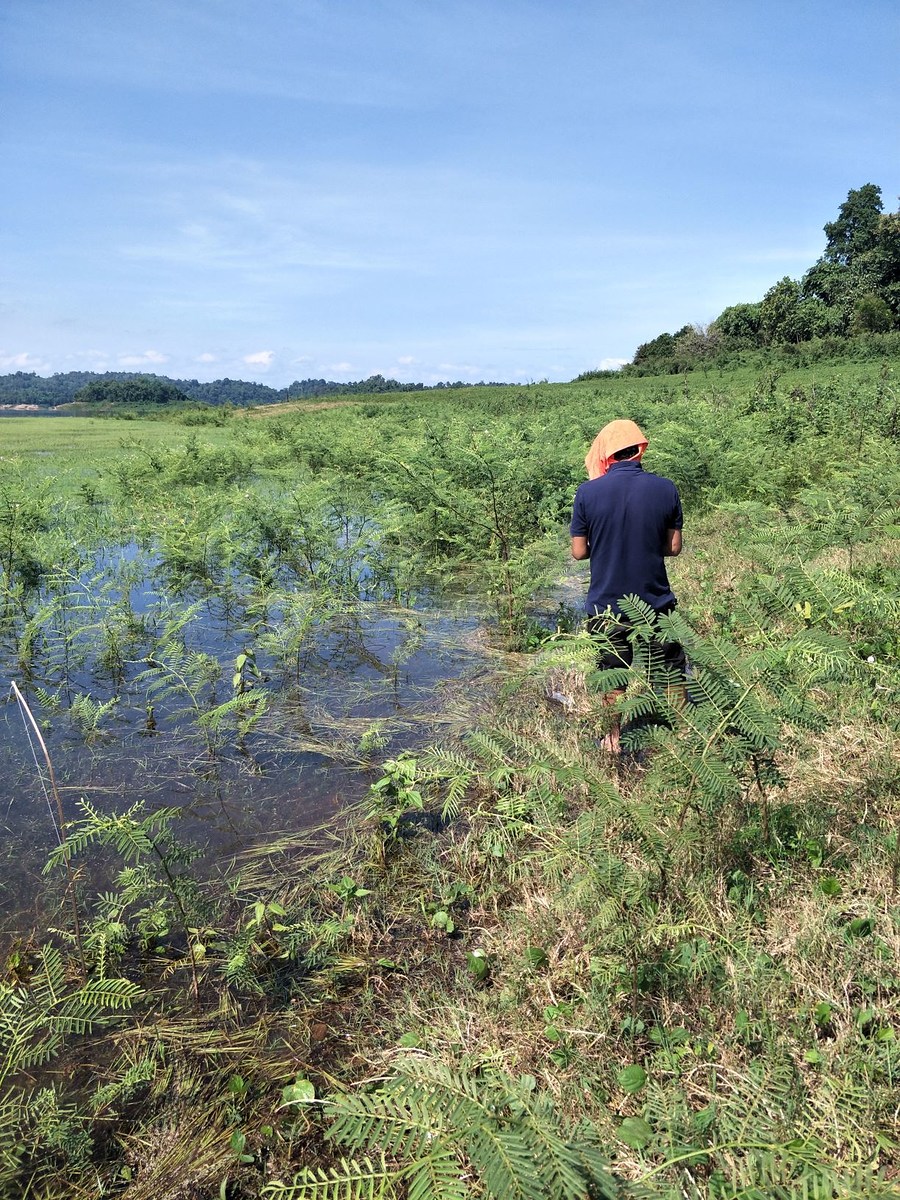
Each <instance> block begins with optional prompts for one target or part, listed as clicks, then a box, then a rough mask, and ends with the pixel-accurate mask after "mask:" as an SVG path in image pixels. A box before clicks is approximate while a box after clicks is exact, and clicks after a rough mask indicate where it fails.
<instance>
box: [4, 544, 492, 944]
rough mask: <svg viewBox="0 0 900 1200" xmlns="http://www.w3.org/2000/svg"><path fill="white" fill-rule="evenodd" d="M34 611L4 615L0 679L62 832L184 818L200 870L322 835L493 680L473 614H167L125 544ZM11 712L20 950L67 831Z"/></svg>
mask: <svg viewBox="0 0 900 1200" xmlns="http://www.w3.org/2000/svg"><path fill="white" fill-rule="evenodd" d="M198 590H199V589H195V591H198ZM41 601H42V603H40V604H34V603H33V615H32V616H31V618H30V621H29V620H26V619H24V618H22V619H17V617H16V614H14V613H8V614H7V618H8V619H7V623H6V627H5V628H6V637H5V639H4V642H3V643H2V645H0V678H3V679H4V680H5V681H9V682H11V681H13V680H15V681H16V682H17V684H18V686H19V687H20V688H21V690H22V692H23V694H24V695H25V697H26V700H27V704H28V706H29V708H30V709H31V710H32V712H33V715H34V717H35V719H36V720H37V722H38V723H39V725H40V727H41V732H42V736H43V739H44V742H45V745H46V749H47V752H48V753H49V755H50V758H51V762H52V765H53V769H54V774H55V779H56V784H57V786H58V790H59V793H60V797H61V799H62V804H63V809H64V812H65V817H66V820H67V822H68V821H72V820H73V819H75V820H77V819H78V818H79V817H80V816H82V815H83V809H82V807H81V806H82V803H83V802H87V803H89V804H90V805H91V806H92V807H94V808H96V809H98V810H99V811H102V812H107V811H115V812H120V811H123V810H125V809H127V808H128V807H130V806H131V805H133V804H136V803H141V804H143V805H144V806H145V808H146V809H147V810H151V809H154V808H158V807H162V806H166V807H168V806H177V807H178V808H180V809H181V810H182V815H181V818H180V820H179V831H180V834H181V836H183V837H184V838H185V839H186V840H189V841H191V842H192V843H195V844H197V845H200V846H202V847H204V848H205V852H206V858H207V860H208V861H209V862H212V861H213V860H215V859H221V858H227V857H228V856H230V855H233V854H234V853H236V852H239V851H240V850H242V849H245V848H247V847H248V846H250V845H252V844H253V843H254V842H256V841H258V840H262V839H270V838H273V837H277V836H278V835H280V834H284V833H296V832H297V831H301V830H305V829H310V828H312V827H315V826H318V825H321V824H323V823H326V824H327V822H328V821H329V819H330V818H332V817H333V816H334V815H335V814H336V813H337V812H338V811H339V810H341V809H342V808H345V807H346V806H347V805H348V804H352V803H353V802H354V801H356V800H358V799H360V797H361V796H363V795H364V794H365V792H366V789H367V787H368V784H369V782H370V781H371V779H372V777H373V774H372V770H371V769H369V768H370V764H372V762H373V761H374V760H375V757H376V756H378V761H380V760H381V759H383V758H384V757H385V755H389V754H394V753H398V752H400V751H401V750H403V749H406V748H409V747H412V746H415V745H416V744H417V743H418V742H421V741H423V740H426V739H427V738H428V737H432V736H433V735H434V732H435V727H436V725H439V724H440V723H441V721H442V720H444V719H445V718H446V714H445V713H444V712H443V709H444V708H445V703H444V702H445V699H446V698H445V697H444V696H443V691H444V687H443V685H445V684H447V683H451V682H456V681H460V680H463V679H466V678H468V679H471V678H472V676H473V675H477V674H478V673H479V672H480V671H482V670H483V665H484V664H483V660H482V658H481V656H480V655H479V653H478V652H477V651H476V649H475V648H474V646H475V641H474V638H473V634H474V631H475V629H476V627H477V624H478V618H477V616H476V615H474V614H473V613H471V612H468V613H465V612H461V613H459V614H457V615H454V614H453V613H450V612H448V611H445V610H441V609H439V608H437V607H435V606H433V605H429V604H423V605H421V606H420V607H419V608H418V609H412V608H401V607H397V606H391V605H388V604H386V603H384V602H381V601H375V600H373V601H369V602H356V603H353V604H351V603H346V602H337V601H335V600H334V598H333V597H332V598H331V599H330V601H325V600H324V599H323V598H322V597H321V596H316V595H315V594H313V593H310V592H309V591H305V592H303V591H299V590H298V591H296V592H292V591H290V590H287V589H285V590H281V591H279V592H278V593H277V594H275V593H274V592H273V593H270V594H269V595H268V596H267V598H266V600H265V602H260V600H259V598H258V597H256V598H250V597H248V596H247V595H243V596H238V591H237V589H236V590H235V591H234V593H233V594H232V595H231V597H230V598H229V600H228V601H227V602H223V600H222V597H221V596H209V595H207V596H206V597H205V598H200V596H197V595H195V596H193V597H192V596H190V595H185V596H182V597H181V598H180V599H179V600H178V601H177V602H176V601H175V600H174V599H173V597H172V596H171V595H170V594H169V592H168V591H167V590H166V585H165V580H164V578H163V574H162V568H161V564H160V563H159V561H158V560H157V559H155V558H154V557H153V556H152V555H151V556H147V555H144V554H142V553H141V552H140V549H139V548H138V547H137V546H135V545H133V544H130V545H126V546H124V547H115V548H107V549H105V550H103V551H101V552H99V553H98V554H97V555H96V556H95V559H94V562H93V566H92V571H91V572H89V573H85V574H82V575H80V576H71V577H69V578H68V579H67V580H63V579H57V580H56V581H54V583H53V585H52V586H48V585H47V584H45V585H44V586H43V588H42V595H41ZM4 699H5V700H6V703H5V704H3V706H2V708H0V830H2V842H0V844H2V847H3V849H2V851H0V913H2V917H0V920H2V924H3V926H4V927H5V928H6V929H7V930H10V929H16V928H19V927H21V929H22V930H23V931H24V930H26V929H27V928H29V927H30V926H31V925H32V924H33V923H34V919H35V912H36V909H39V907H40V899H39V898H40V895H41V887H42V868H43V866H44V863H45V861H46V857H47V853H48V852H49V850H50V849H51V848H52V847H53V846H54V845H55V844H56V842H57V840H58V830H57V824H58V821H57V818H56V812H55V801H54V797H53V795H52V788H51V786H50V781H49V778H48V771H47V768H46V763H45V756H44V752H43V748H42V747H41V745H40V742H39V740H38V739H37V737H36V736H35V735H34V733H33V731H32V730H31V728H30V725H29V722H28V720H27V714H25V713H23V712H22V710H21V708H20V706H19V704H18V702H17V700H16V698H15V696H14V695H13V692H12V689H11V688H10V689H9V691H8V692H7V691H6V689H4Z"/></svg>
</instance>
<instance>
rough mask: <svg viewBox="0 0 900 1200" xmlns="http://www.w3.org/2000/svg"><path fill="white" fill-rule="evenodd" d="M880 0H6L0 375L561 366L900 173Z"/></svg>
mask: <svg viewBox="0 0 900 1200" xmlns="http://www.w3.org/2000/svg"><path fill="white" fill-rule="evenodd" d="M898 83H900V4H898V2H897V0H857V2H856V3H855V4H849V3H847V0H714V2H713V0H679V2H676V3H673V2H672V0H255V2H251V0H141V2H140V3H132V2H130V0H4V3H3V4H2V6H0V89H2V115H0V120H2V155H3V168H4V169H3V186H2V188H0V372H9V371H16V370H34V371H37V372H38V373H39V374H50V373H52V372H55V371H67V370H75V369H78V370H96V371H102V370H122V369H139V370H148V371H155V372H158V373H160V374H166V375H170V376H173V377H181V378H199V379H215V378H220V377H223V376H230V377H231V378H241V379H255V380H260V381H264V382H267V383H270V384H272V385H274V386H283V385H284V384H286V383H289V382H290V381H292V380H294V379H303V378H307V377H315V378H318V377H323V376H324V377H326V378H329V379H360V378H364V377H366V376H368V375H371V374H374V373H376V372H381V373H382V374H384V375H388V376H393V377H394V378H397V379H402V380H422V381H424V382H426V383H429V382H434V381H437V380H442V379H443V380H447V379H449V380H456V379H461V380H464V381H465V380H471V381H475V380H479V379H485V380H510V381H517V380H520V381H521V380H528V379H535V380H537V379H542V378H548V379H551V380H561V379H571V378H573V377H574V376H575V375H577V374H578V373H579V372H581V371H584V370H587V369H590V368H594V367H598V366H600V365H611V364H613V363H615V362H616V361H621V360H628V359H630V358H631V356H632V354H633V353H634V350H635V348H636V346H637V345H638V344H639V343H640V342H642V341H647V340H648V339H650V338H652V337H655V336H656V335H657V334H658V333H660V332H662V331H663V330H669V331H670V332H673V331H674V330H675V329H677V328H679V327H680V326H682V325H684V324H686V323H688V322H692V323H693V322H701V323H703V322H707V321H709V320H711V319H712V318H714V317H715V316H716V315H717V314H718V313H719V312H720V311H721V310H722V309H723V308H724V307H725V306H726V305H728V304H732V303H736V302H738V301H742V300H757V299H760V298H761V296H762V295H763V293H764V292H765V291H766V289H767V288H768V287H769V286H771V285H772V284H773V283H774V282H776V281H777V280H778V279H779V278H781V277H782V276H783V275H791V276H793V277H798V276H799V275H801V274H802V273H803V271H804V270H805V269H806V268H807V267H808V266H810V265H811V264H812V263H813V261H814V260H815V259H816V258H817V257H818V256H819V254H820V253H821V252H822V249H823V248H824V235H823V233H822V226H823V225H824V223H825V222H826V221H829V220H832V219H833V218H834V216H835V215H836V213H837V209H838V207H839V205H840V204H841V202H842V201H843V200H844V199H845V198H846V195H847V192H848V191H849V190H850V188H854V187H859V186H860V185H862V184H864V183H868V182H871V183H875V184H878V185H879V186H881V188H882V190H883V195H884V203H885V209H886V210H888V209H896V208H897V207H898V202H897V194H898V192H900V119H898V114H900V87H898Z"/></svg>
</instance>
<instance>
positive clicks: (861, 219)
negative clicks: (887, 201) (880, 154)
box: [825, 183, 882, 267]
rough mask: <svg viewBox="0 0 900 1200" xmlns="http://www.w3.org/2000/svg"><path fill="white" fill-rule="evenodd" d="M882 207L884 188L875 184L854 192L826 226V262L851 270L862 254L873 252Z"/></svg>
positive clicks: (867, 184) (852, 190) (848, 194)
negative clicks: (882, 191) (882, 190)
mask: <svg viewBox="0 0 900 1200" xmlns="http://www.w3.org/2000/svg"><path fill="white" fill-rule="evenodd" d="M881 208H882V206H881V188H880V187H877V186H876V185H875V184H874V183H864V184H863V186H862V187H861V188H855V189H851V190H850V191H849V192H848V193H847V199H846V200H845V201H844V203H843V204H842V205H841V207H840V209H839V210H838V215H837V219H836V220H834V221H829V222H828V223H827V224H826V226H825V236H826V237H827V239H828V244H827V246H826V247H825V259H826V261H827V262H830V263H838V264H840V265H842V266H845V267H849V266H850V265H851V264H852V263H853V262H854V261H855V260H856V259H858V258H859V257H860V255H862V254H866V253H868V252H869V251H871V250H874V249H875V247H876V245H877V242H878V226H879V219H880V217H881Z"/></svg>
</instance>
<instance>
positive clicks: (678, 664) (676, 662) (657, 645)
mask: <svg viewBox="0 0 900 1200" xmlns="http://www.w3.org/2000/svg"><path fill="white" fill-rule="evenodd" d="M672 608H674V605H673V606H672ZM672 608H664V609H661V610H660V612H659V613H658V614H657V615H658V616H664V615H665V614H666V613H670V612H671V611H672ZM587 627H588V633H592V634H593V633H602V634H603V635H604V636H605V637H607V638H608V639H609V640H610V642H611V643H612V646H611V647H610V648H609V649H607V648H606V647H605V646H604V647H603V649H602V650H601V651H600V653H599V654H598V655H597V669H598V670H599V671H612V670H613V669H614V668H616V667H630V666H631V659H632V655H633V649H634V648H633V646H632V644H631V642H630V641H629V638H628V635H629V634H630V633H631V631H632V629H633V626H632V625H631V623H630V622H629V621H627V620H626V619H625V618H624V617H623V616H621V615H620V616H618V617H589V618H588V623H587ZM654 651H655V653H654V657H656V655H657V654H658V656H659V658H658V661H659V662H660V664H661V665H662V666H664V667H665V668H666V669H667V670H668V671H677V672H678V673H679V674H681V675H684V673H685V671H686V669H687V658H686V657H685V653H684V646H682V645H681V643H680V642H663V641H655V640H654V642H653V643H652V652H654Z"/></svg>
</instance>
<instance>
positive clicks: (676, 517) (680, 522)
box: [669, 483, 684, 529]
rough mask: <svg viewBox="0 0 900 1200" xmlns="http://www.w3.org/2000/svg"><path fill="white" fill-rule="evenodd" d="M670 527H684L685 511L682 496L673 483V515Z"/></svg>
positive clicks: (670, 519) (670, 518)
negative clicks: (682, 507)
mask: <svg viewBox="0 0 900 1200" xmlns="http://www.w3.org/2000/svg"><path fill="white" fill-rule="evenodd" d="M669 528H670V529H683V528H684V513H683V512H682V511H681V497H680V496H679V495H678V488H677V487H676V486H675V484H674V483H673V484H672V515H671V516H670V517H669Z"/></svg>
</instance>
